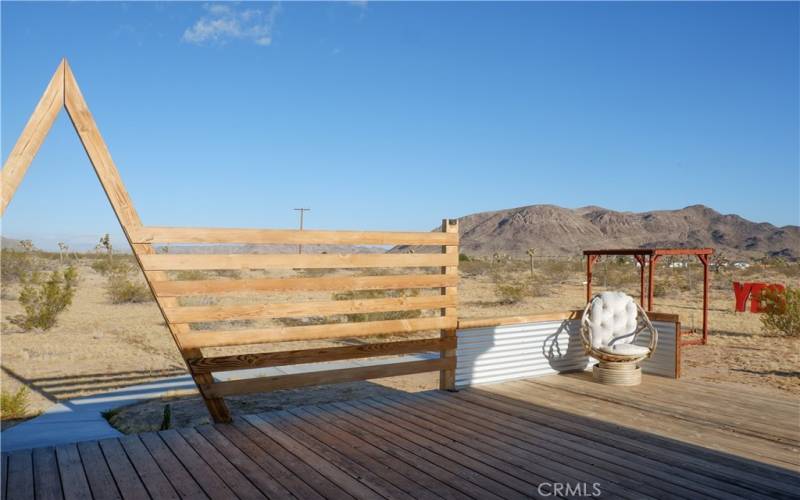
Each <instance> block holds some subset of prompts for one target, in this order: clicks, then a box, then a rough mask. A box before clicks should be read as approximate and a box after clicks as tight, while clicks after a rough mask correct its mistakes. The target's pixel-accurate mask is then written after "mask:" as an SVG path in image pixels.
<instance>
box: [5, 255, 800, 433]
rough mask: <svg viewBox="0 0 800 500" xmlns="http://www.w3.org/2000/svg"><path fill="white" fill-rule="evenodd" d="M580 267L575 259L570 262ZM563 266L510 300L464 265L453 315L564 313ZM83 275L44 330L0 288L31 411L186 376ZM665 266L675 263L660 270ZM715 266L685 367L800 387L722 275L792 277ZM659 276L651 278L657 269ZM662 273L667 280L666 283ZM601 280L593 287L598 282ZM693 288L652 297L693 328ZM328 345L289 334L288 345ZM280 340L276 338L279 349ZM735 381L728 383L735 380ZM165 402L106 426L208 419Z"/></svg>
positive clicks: (156, 328) (303, 393) (799, 359)
mask: <svg viewBox="0 0 800 500" xmlns="http://www.w3.org/2000/svg"><path fill="white" fill-rule="evenodd" d="M577 269H579V268H577ZM577 269H572V270H571V271H569V272H559V273H557V276H554V275H551V274H547V273H546V272H545V271H537V274H536V276H537V283H538V285H537V287H536V289H535V291H531V292H529V293H528V294H527V295H525V296H524V297H523V298H522V300H520V301H519V302H516V303H513V304H504V303H501V302H500V301H499V299H498V295H497V290H496V286H495V282H496V281H497V280H498V276H499V275H498V274H493V273H490V272H485V269H484V270H481V269H477V270H475V268H474V266H473V267H472V268H468V267H467V266H464V268H463V269H462V273H461V284H460V288H459V300H460V306H459V307H460V309H459V314H460V317H461V318H474V317H491V316H506V315H519V314H530V313H536V312H547V311H563V310H568V309H577V308H581V307H582V306H583V304H584V301H585V295H584V294H585V292H584V285H583V280H584V276H583V274H582V272H580V271H579V270H577ZM79 271H80V283H79V286H78V289H77V293H76V296H75V299H74V301H73V304H72V306H71V307H70V308H69V309H68V310H67V311H65V312H64V313H63V314H62V315H61V316H60V317H59V320H58V324H57V325H56V326H55V327H54V328H52V329H51V330H49V331H46V332H41V331H33V332H22V331H20V329H19V328H18V327H16V326H14V325H12V324H11V323H10V322H9V321H8V320H7V317H8V316H13V315H15V314H19V313H20V312H21V311H22V309H21V306H20V304H19V302H18V301H17V296H18V292H19V285H16V284H11V285H6V286H4V287H3V290H2V292H3V293H2V301H1V302H0V307H2V318H3V320H2V336H1V337H0V349H1V351H0V357H1V359H2V374H1V375H0V384H2V390H3V391H9V392H13V391H15V390H16V389H17V388H18V387H20V386H21V385H24V386H26V387H28V388H29V389H30V390H31V397H30V406H29V412H30V413H31V414H36V413H37V412H39V411H42V410H44V409H46V408H47V407H49V406H50V405H52V404H54V403H56V402H58V401H61V400H66V399H71V398H74V397H78V396H86V395H90V394H97V393H102V392H106V391H108V390H112V389H114V388H119V387H124V386H128V385H134V384H138V383H142V382H146V381H148V380H153V379H155V378H161V377H164V376H170V375H178V374H183V373H185V369H184V366H183V362H182V360H181V358H180V355H179V354H178V352H177V349H176V347H175V345H174V343H173V341H172V339H171V337H170V335H169V333H168V331H167V329H166V327H165V325H164V321H163V319H162V317H161V315H160V313H159V311H158V308H157V307H156V305H155V303H154V302H148V303H143V304H120V305H114V304H111V303H110V302H109V300H108V298H107V296H106V291H105V283H106V279H105V277H104V276H102V275H100V274H98V273H97V272H95V271H94V270H92V269H91V268H90V267H88V266H81V267H80V269H79ZM667 271H669V273H668V275H669V274H670V273H673V270H665V271H664V272H667ZM527 273H529V271H526V270H525V268H524V266H522V267H519V266H517V267H513V268H510V269H509V270H507V271H506V272H504V273H503V274H502V278H501V279H510V280H522V279H525V278H526V277H527V276H528V275H527ZM740 274H741V275H737V274H735V273H720V274H716V273H712V280H713V287H712V290H711V303H710V326H711V333H710V342H709V345H706V346H694V347H685V348H684V350H683V365H682V375H683V377H684V378H686V379H702V380H705V381H711V382H715V383H719V384H723V385H731V384H746V385H748V386H751V387H756V388H762V389H763V390H764V391H765V392H775V391H779V392H780V393H783V394H785V395H792V396H800V339H798V338H797V337H795V338H789V337H784V336H773V335H767V334H765V333H763V332H762V328H761V323H760V318H759V316H758V315H756V314H751V313H749V312H748V313H735V312H734V311H733V309H734V297H733V291H732V288H731V281H733V280H738V281H768V282H779V283H784V284H787V285H793V286H797V285H798V284H800V283H798V280H797V278H795V277H787V276H781V275H775V274H774V273H770V272H768V271H764V275H763V276H758V275H757V276H753V275H751V274H752V271H750V272H748V273H740ZM659 276H660V275H659ZM631 278H632V279H631V280H628V281H626V282H625V283H624V284H623V285H620V284H615V285H616V286H609V287H608V288H615V289H620V288H621V289H623V290H626V291H627V292H628V293H630V294H632V295H634V296H638V288H637V287H638V282H637V281H636V274H635V270H633V269H631ZM667 278H668V279H665V281H666V282H667V283H670V282H671V280H670V279H669V276H668V277H667ZM602 281H603V279H602V277H600V278H599V279H597V280H596V281H595V283H596V285H595V290H596V291H600V290H602V289H603V287H602V286H601V285H602ZM693 285H694V286H693V288H692V291H680V290H679V289H678V287H674V288H673V287H671V286H670V285H669V284H667V285H666V286H665V288H664V289H663V290H662V292H661V293H660V294H659V296H658V297H657V298H656V307H655V309H656V310H657V311H662V312H672V313H677V314H679V315H680V317H681V322H682V324H683V327H684V328H691V327H695V328H698V329H699V327H700V325H701V318H702V312H701V305H702V301H701V289H702V288H701V282H699V280H698V282H694V283H693ZM317 345H330V343H325V342H322V343H320V342H315V343H294V344H293V345H292V347H291V348H292V349H295V348H304V347H305V348H307V347H312V346H317ZM282 347H285V346H282ZM437 384H438V375H437V374H435V373H433V374H422V375H415V376H405V377H395V378H387V379H381V380H375V381H369V382H358V383H352V384H342V385H337V386H325V387H315V388H308V389H298V390H291V391H279V392H275V393H272V394H268V395H254V396H242V397H235V398H230V399H229V402H230V406H231V409H232V411H233V412H234V414H236V413H240V414H241V413H252V412H258V411H265V410H268V409H277V408H285V407H289V406H295V405H302V404H310V403H322V402H328V401H335V400H341V399H353V398H363V397H369V396H373V395H380V394H383V393H386V392H391V391H397V390H399V391H420V390H427V389H432V388H434V387H436V386H437ZM733 387H735V385H734V386H733ZM175 396H176V397H174V398H171V399H170V400H169V401H152V402H148V403H142V404H138V405H134V406H131V407H128V408H125V409H122V410H121V411H119V412H118V413H117V414H116V415H115V416H113V417H112V423H113V424H114V425H115V426H116V427H118V428H119V429H121V430H123V431H126V432H135V431H142V430H150V429H153V428H157V427H158V425H160V423H161V420H162V415H163V409H164V405H165V403H167V402H169V403H170V405H171V410H172V424H173V425H174V426H181V425H197V424H201V423H204V422H207V421H208V417H207V413H206V412H205V409H204V406H203V404H202V402H201V400H200V399H199V397H197V396H183V397H179V396H180V395H177V394H176V395H175Z"/></svg>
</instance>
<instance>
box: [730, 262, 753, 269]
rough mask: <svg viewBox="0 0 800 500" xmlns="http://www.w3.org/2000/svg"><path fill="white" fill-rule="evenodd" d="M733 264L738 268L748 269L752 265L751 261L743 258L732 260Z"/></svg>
mask: <svg viewBox="0 0 800 500" xmlns="http://www.w3.org/2000/svg"><path fill="white" fill-rule="evenodd" d="M731 265H732V266H733V267H735V268H736V269H747V268H748V267H750V263H749V262H745V261H743V260H737V261H736V262H732V263H731Z"/></svg>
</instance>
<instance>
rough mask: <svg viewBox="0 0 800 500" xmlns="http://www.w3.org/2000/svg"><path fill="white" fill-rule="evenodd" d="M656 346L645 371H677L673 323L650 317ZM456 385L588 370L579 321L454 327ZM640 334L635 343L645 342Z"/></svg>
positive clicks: (666, 373) (670, 373)
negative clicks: (456, 340) (456, 355)
mask: <svg viewBox="0 0 800 500" xmlns="http://www.w3.org/2000/svg"><path fill="white" fill-rule="evenodd" d="M653 326H655V327H656V329H658V346H657V347H656V352H655V354H654V355H653V357H652V358H651V359H649V360H647V361H645V362H644V363H642V370H643V371H644V372H646V373H653V374H657V375H663V376H666V377H675V374H676V367H675V323H667V322H661V321H659V322H653ZM457 333H458V351H457V352H458V364H457V367H456V385H457V386H460V387H464V386H470V385H478V384H490V383H495V382H503V381H507V380H513V379H520V378H529V377H537V376H541V375H550V374H553V373H559V372H565V371H578V370H586V369H588V368H590V367H591V365H592V364H593V362H594V360H592V359H590V358H589V357H588V356H586V355H585V354H584V351H583V346H582V345H581V340H580V321H578V320H558V321H542V322H537V323H521V324H518V325H505V326H497V327H490V328H471V329H466V330H458V332H457ZM648 342H649V338H647V336H646V335H643V336H642V337H641V338H640V339H637V344H638V343H642V344H644V345H647V343H648Z"/></svg>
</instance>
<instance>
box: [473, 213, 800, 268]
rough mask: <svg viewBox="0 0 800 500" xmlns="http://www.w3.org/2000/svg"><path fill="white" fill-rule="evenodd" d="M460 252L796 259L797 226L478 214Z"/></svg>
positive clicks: (698, 217) (731, 218) (701, 217)
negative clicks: (651, 252)
mask: <svg viewBox="0 0 800 500" xmlns="http://www.w3.org/2000/svg"><path fill="white" fill-rule="evenodd" d="M459 230H460V233H461V247H462V252H464V253H467V254H475V255H490V254H493V253H495V252H500V253H506V254H509V255H517V256H524V255H525V252H526V251H527V249H529V248H535V249H536V253H537V254H538V255H577V254H579V253H580V252H581V251H582V250H587V249H598V248H640V247H656V246H659V247H713V248H715V249H717V250H718V251H721V252H723V253H724V254H725V255H728V256H730V257H732V258H733V257H736V258H760V257H765V256H781V257H786V258H790V259H796V258H798V256H800V226H783V227H776V226H773V225H772V224H769V223H765V222H762V223H757V222H751V221H749V220H747V219H744V218H743V217H740V216H738V215H734V214H721V213H719V212H717V211H715V210H713V209H711V208H709V207H706V206H704V205H692V206H689V207H686V208H682V209H679V210H656V211H650V212H617V211H614V210H608V209H606V208H601V207H597V206H588V207H582V208H576V209H569V208H562V207H558V206H555V205H530V206H526V207H519V208H511V209H507V210H498V211H494V212H481V213H476V214H472V215H467V216H465V217H461V218H460V219H459Z"/></svg>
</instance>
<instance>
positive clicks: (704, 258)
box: [697, 255, 708, 345]
mask: <svg viewBox="0 0 800 500" xmlns="http://www.w3.org/2000/svg"><path fill="white" fill-rule="evenodd" d="M697 258H699V259H700V262H702V263H703V340H702V344H703V345H706V343H707V342H708V255H698V256H697Z"/></svg>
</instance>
